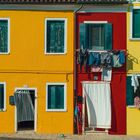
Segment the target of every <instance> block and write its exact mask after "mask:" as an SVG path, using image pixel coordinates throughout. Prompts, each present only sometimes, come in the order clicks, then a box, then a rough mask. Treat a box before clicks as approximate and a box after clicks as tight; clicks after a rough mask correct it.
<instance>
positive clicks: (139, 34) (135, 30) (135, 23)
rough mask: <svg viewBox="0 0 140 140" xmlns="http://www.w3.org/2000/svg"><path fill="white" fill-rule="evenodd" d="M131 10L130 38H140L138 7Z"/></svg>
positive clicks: (139, 13)
mask: <svg viewBox="0 0 140 140" xmlns="http://www.w3.org/2000/svg"><path fill="white" fill-rule="evenodd" d="M132 11H133V12H132V27H131V28H132V38H134V39H140V27H139V25H140V8H139V9H133V10H132Z"/></svg>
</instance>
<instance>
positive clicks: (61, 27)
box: [45, 18, 67, 54]
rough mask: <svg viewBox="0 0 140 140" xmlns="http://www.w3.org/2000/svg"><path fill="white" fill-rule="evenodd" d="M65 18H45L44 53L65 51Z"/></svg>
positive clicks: (61, 52) (62, 52)
mask: <svg viewBox="0 0 140 140" xmlns="http://www.w3.org/2000/svg"><path fill="white" fill-rule="evenodd" d="M66 24H67V23H66V19H61V18H60V19H53V18H51V19H50V18H49V19H46V22H45V26H46V29H45V30H46V39H45V41H46V43H45V53H46V54H65V53H66V29H67V27H66Z"/></svg>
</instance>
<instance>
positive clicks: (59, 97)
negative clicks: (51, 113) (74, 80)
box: [48, 85, 64, 109]
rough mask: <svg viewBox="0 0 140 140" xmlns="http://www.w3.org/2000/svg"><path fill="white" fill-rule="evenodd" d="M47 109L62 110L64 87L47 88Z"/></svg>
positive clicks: (51, 86)
mask: <svg viewBox="0 0 140 140" xmlns="http://www.w3.org/2000/svg"><path fill="white" fill-rule="evenodd" d="M48 109H64V86H63V85H49V86H48Z"/></svg>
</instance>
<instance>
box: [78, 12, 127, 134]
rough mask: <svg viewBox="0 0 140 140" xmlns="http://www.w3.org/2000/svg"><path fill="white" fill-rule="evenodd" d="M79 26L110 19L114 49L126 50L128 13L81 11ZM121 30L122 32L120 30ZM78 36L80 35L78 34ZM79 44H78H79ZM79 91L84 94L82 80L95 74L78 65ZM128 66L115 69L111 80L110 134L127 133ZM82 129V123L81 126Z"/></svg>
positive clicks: (79, 93) (90, 78) (91, 78)
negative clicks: (80, 68) (81, 69)
mask: <svg viewBox="0 0 140 140" xmlns="http://www.w3.org/2000/svg"><path fill="white" fill-rule="evenodd" d="M77 21H78V26H79V24H80V23H83V22H84V21H108V22H109V23H112V24H113V49H114V50H126V14H125V13H80V14H78V15H77ZM120 31H121V32H120ZM77 38H78V36H77ZM78 40H79V38H78ZM77 46H78V44H77ZM77 68H78V70H77V87H78V88H77V93H78V95H79V96H81V95H82V85H81V81H85V80H86V81H88V80H93V76H94V75H98V77H99V80H100V78H101V76H100V73H98V74H95V73H94V74H86V73H85V72H84V70H83V71H82V73H80V72H79V67H77ZM125 73H126V67H125V66H124V67H122V68H119V69H113V74H112V82H111V98H112V99H111V101H112V102H111V105H112V123H111V127H112V128H111V130H109V133H110V134H126V74H125ZM79 127H80V129H81V125H80V126H79Z"/></svg>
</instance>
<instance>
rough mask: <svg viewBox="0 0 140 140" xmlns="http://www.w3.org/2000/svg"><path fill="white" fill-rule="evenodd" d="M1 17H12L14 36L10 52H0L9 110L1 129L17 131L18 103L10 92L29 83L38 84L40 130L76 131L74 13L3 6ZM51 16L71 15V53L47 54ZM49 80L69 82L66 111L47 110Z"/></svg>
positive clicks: (0, 114)
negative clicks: (12, 102) (47, 23)
mask: <svg viewBox="0 0 140 140" xmlns="http://www.w3.org/2000/svg"><path fill="white" fill-rule="evenodd" d="M0 17H6V18H7V17H9V18H10V39H11V41H10V50H11V51H10V54H8V55H0V82H6V112H0V120H2V121H0V133H13V132H15V130H14V129H15V121H14V119H15V107H14V106H11V105H9V96H10V95H13V93H14V90H15V88H16V87H23V86H24V85H27V86H28V87H34V88H37V95H38V97H37V133H68V134H72V133H73V52H74V51H73V44H74V43H73V24H74V23H73V13H72V12H45V11H42V12H40V11H2V10H1V11H0ZM47 17H48V18H51V17H53V18H59V17H60V18H67V21H68V22H67V54H65V55H45V54H44V45H45V44H44V43H45V37H44V34H45V18H47ZM3 72H4V73H3ZM65 73H69V75H66V74H65ZM46 82H66V83H67V93H66V94H67V111H66V112H46V108H45V106H46Z"/></svg>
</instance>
